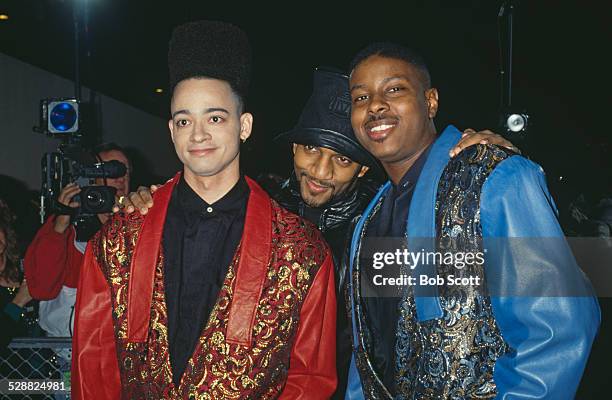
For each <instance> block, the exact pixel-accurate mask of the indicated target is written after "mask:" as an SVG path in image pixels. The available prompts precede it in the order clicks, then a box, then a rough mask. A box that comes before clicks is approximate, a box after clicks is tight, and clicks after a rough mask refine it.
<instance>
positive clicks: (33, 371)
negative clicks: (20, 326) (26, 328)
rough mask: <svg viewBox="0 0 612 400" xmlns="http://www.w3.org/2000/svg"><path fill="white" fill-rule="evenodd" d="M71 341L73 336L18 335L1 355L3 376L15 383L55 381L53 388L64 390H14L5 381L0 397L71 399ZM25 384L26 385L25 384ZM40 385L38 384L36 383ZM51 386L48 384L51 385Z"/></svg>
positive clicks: (32, 399)
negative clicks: (31, 336) (27, 336)
mask: <svg viewBox="0 0 612 400" xmlns="http://www.w3.org/2000/svg"><path fill="white" fill-rule="evenodd" d="M71 359H72V341H71V339H70V338H17V339H14V340H13V341H12V342H11V343H10V344H9V345H8V349H7V350H6V352H5V353H4V354H2V357H0V378H2V380H3V381H6V380H10V381H11V382H13V385H12V386H13V387H15V385H14V383H15V382H17V383H21V382H32V381H39V382H40V381H43V380H44V381H52V382H56V383H59V385H53V386H54V387H58V386H60V387H62V388H63V389H64V390H57V391H54V390H40V389H39V390H36V389H35V390H27V391H21V392H12V391H10V390H9V389H8V387H7V386H6V385H7V384H6V382H3V384H2V390H0V400H5V399H31V400H39V399H45V400H46V399H49V400H68V399H70V363H71ZM22 386H23V385H22ZM37 386H39V385H37ZM49 386H51V385H47V387H49Z"/></svg>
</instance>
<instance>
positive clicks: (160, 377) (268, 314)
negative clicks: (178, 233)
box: [95, 202, 328, 399]
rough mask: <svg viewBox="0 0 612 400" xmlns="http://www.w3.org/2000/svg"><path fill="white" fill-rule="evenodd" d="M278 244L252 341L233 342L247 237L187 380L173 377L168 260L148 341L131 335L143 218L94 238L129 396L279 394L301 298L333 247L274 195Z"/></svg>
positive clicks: (158, 274) (158, 280) (159, 269)
mask: <svg viewBox="0 0 612 400" xmlns="http://www.w3.org/2000/svg"><path fill="white" fill-rule="evenodd" d="M272 219H273V221H272V227H273V232H272V249H271V257H270V263H269V265H268V270H267V274H266V279H265V281H264V286H263V291H262V295H261V298H260V301H259V306H258V308H257V312H256V317H255V322H254V327H253V341H252V344H251V346H249V347H247V346H242V345H237V344H230V343H227V342H226V329H227V322H228V314H229V310H230V306H231V304H232V298H233V288H234V286H235V278H236V270H237V268H238V265H239V260H240V253H241V248H242V243H241V244H240V245H239V246H238V248H237V250H236V254H235V255H234V259H233V261H232V263H231V265H230V267H229V269H228V272H227V275H226V277H225V281H224V283H223V286H222V288H221V290H220V292H219V296H218V298H217V302H216V304H215V306H214V308H213V310H212V312H211V314H210V317H209V320H208V322H207V324H206V327H205V328H204V329H203V331H202V334H201V336H200V340H199V342H198V344H197V346H196V349H195V351H194V353H193V355H192V357H191V359H190V360H189V362H188V365H187V367H186V369H185V372H184V374H183V377H182V380H181V383H180V385H179V386H178V387H176V386H175V385H174V384H173V383H172V372H171V366H170V357H169V350H168V330H167V308H166V303H165V293H164V276H163V271H164V259H163V255H160V256H159V257H158V262H157V265H156V267H155V278H154V290H153V301H152V308H151V319H150V325H149V334H148V339H147V342H146V343H129V342H127V307H128V305H127V293H128V287H129V268H130V262H131V256H132V253H133V249H134V247H135V243H136V241H137V239H138V234H139V230H140V227H141V225H142V220H143V218H142V217H139V216H129V217H116V218H113V220H112V223H111V224H107V226H105V229H104V231H103V234H102V236H101V237H99V236H98V237H97V238H98V241H97V242H95V246H96V249H97V250H98V251H97V258H98V260H99V262H100V265H101V267H102V271H103V272H104V274H105V276H106V278H107V281H108V283H109V285H110V290H111V298H112V306H113V319H114V323H115V334H116V340H117V344H118V346H117V347H118V350H117V351H118V360H119V367H120V374H121V382H122V386H123V397H124V398H129V399H191V398H194V399H274V398H277V397H278V395H279V394H280V392H281V390H282V388H283V386H284V383H285V380H286V377H287V370H288V368H289V357H290V354H291V349H292V347H293V340H294V336H295V334H296V332H297V327H298V323H299V315H300V310H301V305H302V303H303V301H304V299H305V297H306V295H307V294H308V290H309V288H310V286H311V284H312V282H313V279H314V277H315V275H316V273H317V271H318V269H319V267H320V265H321V264H322V263H323V261H324V260H325V257H326V255H327V252H328V250H327V247H326V245H325V243H324V242H323V240H322V239H321V237H320V234H319V232H318V231H317V230H316V228H315V227H314V226H312V225H311V224H309V223H307V222H304V221H303V220H301V219H300V218H298V217H297V216H295V215H293V214H291V213H289V212H287V211H285V210H283V209H281V208H280V207H279V206H278V205H277V204H276V203H275V202H272Z"/></svg>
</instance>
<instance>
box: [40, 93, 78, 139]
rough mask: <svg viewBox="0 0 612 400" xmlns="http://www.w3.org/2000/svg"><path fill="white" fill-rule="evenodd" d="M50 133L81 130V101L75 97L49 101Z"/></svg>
mask: <svg viewBox="0 0 612 400" xmlns="http://www.w3.org/2000/svg"><path fill="white" fill-rule="evenodd" d="M47 109H48V110H49V118H48V119H47V121H48V125H47V129H48V131H49V133H73V132H77V131H78V130H79V103H77V101H76V100H75V99H68V100H62V101H51V102H49V105H48V108H47Z"/></svg>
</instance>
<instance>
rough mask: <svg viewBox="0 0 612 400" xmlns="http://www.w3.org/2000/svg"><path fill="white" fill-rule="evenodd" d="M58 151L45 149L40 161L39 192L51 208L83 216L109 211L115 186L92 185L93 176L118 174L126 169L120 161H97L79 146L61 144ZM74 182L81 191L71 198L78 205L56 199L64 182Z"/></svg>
mask: <svg viewBox="0 0 612 400" xmlns="http://www.w3.org/2000/svg"><path fill="white" fill-rule="evenodd" d="M58 150H59V151H58V152H53V153H46V154H45V155H44V156H43V158H42V162H41V167H42V168H41V169H42V181H43V184H42V194H43V196H45V197H46V198H47V199H48V200H50V204H51V212H53V213H57V214H69V215H72V216H74V217H77V218H78V217H86V216H91V215H96V214H101V213H108V212H111V211H112V209H113V205H114V204H115V194H116V193H117V189H115V188H114V187H111V186H94V185H93V184H94V180H95V179H96V178H119V177H121V176H123V175H125V173H126V167H125V165H123V163H121V162H120V161H116V160H113V161H108V162H99V161H97V160H96V159H95V158H94V157H93V155H91V154H90V153H88V152H86V151H85V150H84V149H82V148H81V147H79V146H76V145H73V146H60V148H59V149H58ZM71 182H75V183H76V184H77V185H79V186H80V187H81V193H80V194H79V195H77V196H75V197H74V198H73V201H77V202H79V204H80V206H79V208H76V209H74V208H71V207H68V206H65V205H63V204H60V203H58V202H57V197H58V195H59V193H60V191H61V190H62V188H63V187H64V186H66V185H67V184H69V183H71Z"/></svg>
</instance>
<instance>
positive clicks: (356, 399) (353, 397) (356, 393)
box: [344, 353, 365, 400]
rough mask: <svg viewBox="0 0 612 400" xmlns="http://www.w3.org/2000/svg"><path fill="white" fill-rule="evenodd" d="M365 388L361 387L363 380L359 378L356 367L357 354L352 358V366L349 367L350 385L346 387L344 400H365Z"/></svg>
mask: <svg viewBox="0 0 612 400" xmlns="http://www.w3.org/2000/svg"><path fill="white" fill-rule="evenodd" d="M363 399H365V396H364V395H363V388H362V387H361V378H360V377H359V371H357V366H356V365H355V353H353V356H352V357H351V366H350V367H349V376H348V385H347V387H346V394H345V395H344V400H363Z"/></svg>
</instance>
